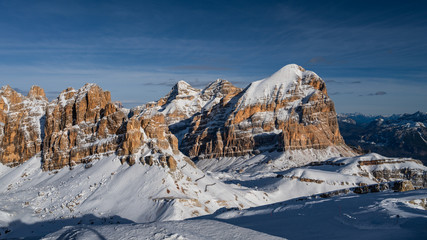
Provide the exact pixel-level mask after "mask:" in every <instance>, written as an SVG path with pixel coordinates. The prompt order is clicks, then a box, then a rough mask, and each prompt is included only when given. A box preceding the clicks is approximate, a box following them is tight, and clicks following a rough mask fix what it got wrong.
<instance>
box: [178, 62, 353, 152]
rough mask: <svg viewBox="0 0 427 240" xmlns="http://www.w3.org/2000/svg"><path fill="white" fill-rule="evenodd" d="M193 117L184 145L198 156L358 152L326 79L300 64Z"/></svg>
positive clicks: (252, 85) (185, 148) (283, 69)
mask: <svg viewBox="0 0 427 240" xmlns="http://www.w3.org/2000/svg"><path fill="white" fill-rule="evenodd" d="M191 120H192V122H191V127H190V129H189V131H188V133H187V134H186V135H185V137H184V138H183V140H182V144H181V146H180V149H181V151H183V152H184V153H185V154H187V155H189V156H190V157H192V158H195V157H197V158H218V157H234V156H242V155H247V154H257V153H259V152H263V151H292V150H298V149H308V148H311V149H326V148H328V147H334V148H338V149H339V151H337V152H341V153H342V155H352V154H353V152H352V151H351V150H350V149H349V148H348V147H347V146H346V145H345V143H344V141H343V139H342V137H341V135H340V132H339V129H338V124H337V119H336V112H335V108H334V103H333V102H332V100H331V99H330V98H329V97H328V95H327V90H326V86H325V83H324V81H323V80H322V79H321V78H320V77H319V76H317V75H316V74H315V73H314V72H311V71H306V70H304V69H303V68H302V67H300V66H298V65H295V64H291V65H287V66H285V67H283V68H282V69H280V70H279V71H278V72H276V73H275V74H273V75H272V76H271V77H269V78H265V79H262V80H260V81H256V82H253V83H251V84H250V85H249V86H248V87H247V88H245V89H244V90H242V91H241V92H240V93H238V94H237V95H234V96H233V97H230V98H223V99H221V104H217V105H215V106H214V107H213V108H212V110H211V111H205V112H201V113H200V114H199V115H194V116H193V118H192V119H191Z"/></svg>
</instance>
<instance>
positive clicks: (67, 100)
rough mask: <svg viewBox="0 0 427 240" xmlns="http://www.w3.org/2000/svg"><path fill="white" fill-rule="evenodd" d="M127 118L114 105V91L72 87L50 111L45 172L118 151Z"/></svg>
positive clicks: (88, 85)
mask: <svg viewBox="0 0 427 240" xmlns="http://www.w3.org/2000/svg"><path fill="white" fill-rule="evenodd" d="M126 119H127V116H126V114H125V113H124V112H123V111H118V110H117V108H115V106H114V105H113V104H112V103H111V96H110V92H108V91H103V90H102V89H101V88H100V87H99V86H97V85H94V84H86V85H85V86H84V87H82V88H81V89H79V90H74V89H72V88H68V89H66V90H64V91H63V92H62V93H61V94H60V95H59V97H58V98H57V99H56V100H54V101H53V102H52V103H51V104H49V106H48V108H47V111H46V125H45V136H46V137H45V139H44V148H43V169H44V170H52V169H59V168H62V167H64V166H72V165H74V164H78V163H84V162H89V161H91V160H92V159H93V158H94V157H96V155H98V154H103V153H108V152H115V151H116V150H117V148H118V144H119V142H120V137H121V136H122V135H123V132H121V131H120V130H121V127H122V125H123V123H124V122H125V121H126Z"/></svg>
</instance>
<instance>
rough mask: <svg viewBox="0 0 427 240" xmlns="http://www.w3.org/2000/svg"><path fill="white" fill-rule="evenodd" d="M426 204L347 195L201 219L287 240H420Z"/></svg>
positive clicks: (403, 197) (404, 197)
mask: <svg viewBox="0 0 427 240" xmlns="http://www.w3.org/2000/svg"><path fill="white" fill-rule="evenodd" d="M426 199H427V190H416V191H409V192H405V193H393V192H383V193H372V194H364V195H360V194H359V195H356V194H351V195H345V196H339V197H333V198H326V199H322V198H312V199H310V198H309V199H306V200H301V199H300V200H290V201H286V202H281V203H277V204H273V205H268V206H264V207H257V208H252V209H246V210H232V211H218V212H217V213H216V214H214V215H211V216H208V217H207V218H210V219H216V220H221V221H224V222H226V223H230V224H233V225H236V226H239V227H244V228H249V229H252V230H255V231H260V232H264V233H268V234H271V235H275V236H280V237H286V238H289V239H423V238H425V236H426V234H427V228H426V226H427V211H426V206H425V202H426ZM422 203H424V204H422Z"/></svg>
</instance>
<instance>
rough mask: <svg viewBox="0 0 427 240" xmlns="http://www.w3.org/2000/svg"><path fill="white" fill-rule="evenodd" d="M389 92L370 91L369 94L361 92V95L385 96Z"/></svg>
mask: <svg viewBox="0 0 427 240" xmlns="http://www.w3.org/2000/svg"><path fill="white" fill-rule="evenodd" d="M386 94H387V92H385V91H378V92H374V93H368V94H360V95H359V96H361V97H362V96H383V95H386Z"/></svg>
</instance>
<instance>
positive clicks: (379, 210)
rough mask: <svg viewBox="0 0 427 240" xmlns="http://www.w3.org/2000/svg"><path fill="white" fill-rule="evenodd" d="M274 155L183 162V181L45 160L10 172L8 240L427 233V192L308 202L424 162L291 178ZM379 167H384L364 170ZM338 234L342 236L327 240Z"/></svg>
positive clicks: (324, 168) (2, 211)
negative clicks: (46, 166)
mask: <svg viewBox="0 0 427 240" xmlns="http://www.w3.org/2000/svg"><path fill="white" fill-rule="evenodd" d="M271 154H272V156H273V155H274V156H276V155H277V156H280V154H281V153H271ZM272 156H263V157H262V156H255V157H254V158H248V159H246V161H243V160H239V161H241V164H242V165H239V164H238V162H237V161H238V160H236V159H234V160H235V161H234V162H235V163H236V164H235V165H228V167H227V165H225V166H223V168H222V169H219V168H218V167H219V165H215V164H214V165H211V168H210V169H211V170H216V171H210V170H208V171H205V172H203V171H201V170H200V169H197V168H194V167H192V166H191V165H190V164H188V163H187V162H185V161H181V160H180V161H177V162H178V168H177V170H176V171H175V172H170V171H169V169H168V168H162V167H159V166H148V165H143V164H140V163H137V164H135V165H133V166H129V165H127V164H121V162H120V161H119V159H118V158H117V156H115V155H111V156H105V157H103V158H101V159H99V160H97V161H94V162H92V163H90V164H89V165H83V164H81V165H78V166H75V167H74V169H72V170H71V169H69V168H63V169H61V170H58V171H53V172H43V171H42V170H41V162H40V158H37V157H35V158H33V159H31V160H29V161H27V162H26V163H24V164H22V165H20V166H17V167H15V168H9V167H6V166H3V165H1V166H0V183H1V184H0V192H1V194H0V234H1V235H0V238H22V237H25V238H35V239H38V238H40V237H43V236H46V235H48V234H50V233H53V232H56V231H59V230H60V231H59V232H57V233H53V234H51V235H49V236H48V239H55V238H56V237H60V236H62V237H64V236H65V239H70V238H71V239H93V237H94V236H98V237H99V239H118V238H119V237H118V236H122V238H123V239H127V238H131V237H133V236H141V238H143V239H144V238H145V239H218V238H219V239H230V238H232V237H231V236H235V237H233V238H235V239H244V238H245V239H260V238H262V239H268V238H267V237H270V236H271V237H272V239H274V237H273V236H279V237H285V238H290V239H295V238H304V237H303V236H311V237H316V238H319V236H329V237H328V238H337V239H338V238H342V237H343V236H344V235H345V233H346V232H357V231H360V230H361V229H365V230H364V231H366V229H374V230H375V229H380V231H376V230H375V231H373V232H372V231H371V233H372V234H373V235H372V236H375V235H379V236H387V238H388V237H389V235H388V234H389V232H388V231H392V232H398V233H399V234H400V235H399V234H397V235H395V234H390V236H391V237H394V236H403V235H404V234H407V235H408V236H412V235H413V236H416V235H417V234H421V233H423V231H425V230H426V229H425V227H421V226H427V225H426V224H425V223H426V222H425V220H426V217H427V212H426V210H425V207H426V199H427V194H426V190H416V191H410V192H406V193H394V192H392V190H387V191H386V192H382V193H369V194H366V195H356V194H353V193H352V194H350V195H345V196H339V197H332V198H326V199H314V197H311V198H312V199H310V197H309V196H313V195H316V194H317V195H319V194H322V193H325V192H331V191H339V190H343V189H353V188H357V187H359V186H364V185H372V184H378V183H381V182H387V181H386V180H381V179H377V178H375V177H374V176H373V175H372V172H373V171H378V170H381V171H393V170H396V169H408V170H411V171H413V172H414V173H415V172H418V173H419V174H423V173H424V174H425V172H426V171H427V168H426V167H425V166H423V165H421V164H419V163H418V162H416V161H413V160H411V159H389V158H385V157H383V156H381V155H378V154H368V155H364V156H358V157H350V158H345V157H340V158H331V159H329V160H328V161H326V162H323V163H322V162H318V163H314V164H310V165H307V166H302V167H297V168H287V169H286V168H285V167H284V166H281V165H280V164H281V162H282V160H281V158H280V157H278V158H273V157H272ZM213 161H215V162H220V161H222V160H218V161H217V160H213ZM372 161H382V162H383V163H382V164H380V165H369V164H362V163H363V162H366V163H370V162H372ZM244 162H245V164H243V163H244ZM235 166H238V168H235ZM274 166H276V167H274ZM277 166H281V167H277ZM216 168H217V169H216ZM394 180H399V179H389V181H394ZM348 192H352V191H348ZM307 197H308V198H307ZM296 199H299V200H300V201H298V200H296ZM341 203H342V204H343V205H340V204H341ZM337 209H338V210H337ZM337 211H338V212H337ZM397 215H399V217H396V216H397ZM304 216H308V217H304ZM349 216H350V217H349ZM197 217H199V218H197ZM194 218H196V219H194ZM200 218H203V220H201V219H200ZM185 219H194V220H191V221H188V220H185ZM171 220H174V221H172V222H169V221H171ZM182 220H183V221H182ZM394 222H398V223H397V225H393V223H394ZM230 224H231V225H230ZM298 224H300V225H301V226H299V225H298ZM322 224H324V225H322ZM327 224H331V226H332V227H328V225H327ZM408 224H409V225H408ZM420 224H421V225H420ZM422 224H424V225H422ZM206 226H209V227H206ZM285 226H289V227H285ZM307 226H310V227H309V229H312V230H310V231H308V230H304V228H307ZM61 229H62V230H61ZM156 229H157V230H158V231H157V230H156ZM224 229H227V230H226V231H225V230H224ZM249 229H251V230H249ZM326 229H328V230H326ZM333 229H337V231H338V230H339V231H338V233H336V234H335V235H328V234H327V233H326V232H327V231H332V232H333ZM254 231H256V232H254ZM322 231H323V233H322ZM340 231H341V232H340ZM297 232H300V234H301V232H302V233H303V235H301V237H298V236H297ZM237 233H238V234H237ZM55 234H56V235H55ZM58 234H59V235H58ZM265 234H267V235H265ZM316 234H318V235H316ZM364 234H366V236H368V235H369V233H364ZM359 235H360V233H359ZM355 236H358V235H355ZM325 238H326V237H325Z"/></svg>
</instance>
